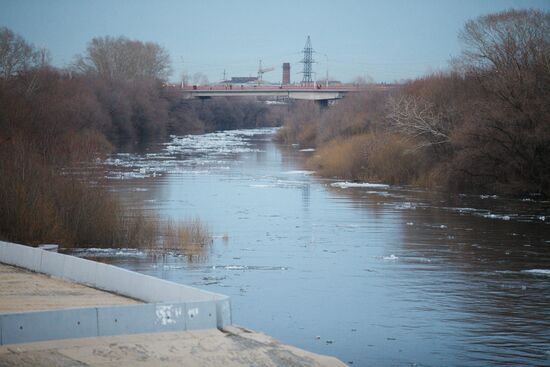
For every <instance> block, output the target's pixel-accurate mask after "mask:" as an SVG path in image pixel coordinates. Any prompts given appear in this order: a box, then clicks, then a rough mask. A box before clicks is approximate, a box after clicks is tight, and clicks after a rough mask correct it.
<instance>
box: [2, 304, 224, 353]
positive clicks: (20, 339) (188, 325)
mask: <svg viewBox="0 0 550 367" xmlns="http://www.w3.org/2000/svg"><path fill="white" fill-rule="evenodd" d="M0 324H1V325H2V327H1V328H0V335H1V336H0V338H1V339H0V340H1V341H2V342H1V343H0V345H5V344H17V343H28V342H38V341H47V340H59V339H74V338H84V337H95V336H113V335H128V334H142V333H157V332H166V331H186V330H202V329H215V328H216V327H217V315H216V305H215V304H214V303H212V302H182V303H145V304H138V305H122V306H105V307H89V308H72V309H64V310H47V311H37V312H21V313H7V314H0Z"/></svg>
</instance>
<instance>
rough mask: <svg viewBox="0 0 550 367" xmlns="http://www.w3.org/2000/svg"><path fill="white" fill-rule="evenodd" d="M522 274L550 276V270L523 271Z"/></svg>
mask: <svg viewBox="0 0 550 367" xmlns="http://www.w3.org/2000/svg"><path fill="white" fill-rule="evenodd" d="M521 272H522V273H525V274H531V275H540V276H547V277H549V276H550V269H529V270H522V271H521Z"/></svg>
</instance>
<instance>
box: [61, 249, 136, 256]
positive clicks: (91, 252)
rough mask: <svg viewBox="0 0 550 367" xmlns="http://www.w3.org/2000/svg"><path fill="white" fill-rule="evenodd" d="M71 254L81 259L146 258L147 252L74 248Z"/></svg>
mask: <svg viewBox="0 0 550 367" xmlns="http://www.w3.org/2000/svg"><path fill="white" fill-rule="evenodd" d="M69 251H70V253H71V254H73V255H76V256H79V257H119V256H120V257H144V256H146V255H147V254H146V253H145V251H143V250H141V249H136V248H95V247H91V248H73V249H70V250H69Z"/></svg>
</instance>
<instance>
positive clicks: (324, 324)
mask: <svg viewBox="0 0 550 367" xmlns="http://www.w3.org/2000/svg"><path fill="white" fill-rule="evenodd" d="M273 133H274V130H273V129H263V130H241V131H229V132H221V133H214V134H207V135H200V136H186V137H173V139H172V141H171V142H169V143H167V144H162V145H156V146H152V147H150V150H149V152H145V153H143V154H117V155H114V156H113V157H112V158H110V159H109V160H107V161H106V162H101V163H99V165H100V167H103V169H104V170H105V175H106V176H107V177H109V180H108V181H107V182H108V185H109V187H110V188H111V189H112V190H114V191H116V192H117V194H118V195H119V196H120V197H121V198H122V199H123V200H124V202H125V203H126V205H128V206H129V207H133V206H137V207H143V206H144V207H145V208H146V209H147V210H151V212H155V213H160V215H162V216H165V217H167V218H174V219H186V218H187V219H189V218H195V217H200V219H201V220H202V221H204V222H206V223H207V224H208V225H209V226H210V228H211V230H212V233H213V234H214V241H213V244H212V246H211V247H209V248H206V249H205V250H204V251H203V252H201V253H194V254H186V253H168V254H159V253H158V252H154V251H146V250H139V249H75V250H72V251H71V252H72V253H75V254H77V255H78V256H82V257H87V258H92V259H95V260H99V261H104V262H108V263H111V264H114V265H117V266H121V267H124V268H127V269H131V270H135V271H138V272H141V273H145V274H149V275H153V276H157V277H160V278H163V279H168V280H171V281H175V282H180V283H183V284H188V285H192V286H196V287H199V288H202V289H205V290H209V291H213V292H219V293H223V294H226V295H229V296H231V299H232V310H233V322H234V323H236V324H239V325H243V326H246V327H249V328H252V329H255V330H257V331H262V332H265V333H267V334H269V335H271V336H273V337H275V338H277V339H279V340H281V341H283V342H285V343H289V344H293V345H296V346H298V347H301V348H304V349H307V350H310V351H314V352H317V353H322V354H328V355H333V356H336V357H338V358H339V359H341V360H342V361H343V362H345V363H348V364H350V365H355V366H491V365H518V366H519V365H521V366H530V365H532V366H535V365H550V204H549V203H548V202H544V201H541V200H540V198H538V197H536V196H533V197H525V198H522V199H506V198H501V197H497V196H471V195H456V194H453V195H448V194H441V193H433V192H428V191H423V190H418V189H412V188H403V187H389V186H385V185H369V184H351V183H345V182H338V181H335V180H326V179H320V178H318V177H315V176H314V175H313V174H312V173H311V172H307V171H303V165H302V163H303V160H304V158H305V157H307V156H310V155H311V154H315V152H312V151H308V150H300V149H299V148H297V147H290V148H283V147H278V146H277V145H275V144H274V143H272V142H271V137H272V134H273Z"/></svg>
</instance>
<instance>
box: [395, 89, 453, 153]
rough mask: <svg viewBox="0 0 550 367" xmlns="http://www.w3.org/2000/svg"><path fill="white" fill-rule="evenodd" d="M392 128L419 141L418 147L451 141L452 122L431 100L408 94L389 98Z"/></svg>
mask: <svg viewBox="0 0 550 367" xmlns="http://www.w3.org/2000/svg"><path fill="white" fill-rule="evenodd" d="M388 110H389V113H388V119H389V121H390V124H391V129H392V130H394V131H396V132H399V133H402V134H405V135H407V136H409V137H411V138H413V139H414V140H415V141H417V142H418V143H417V149H419V148H423V147H427V146H437V145H441V144H447V143H449V141H450V140H449V135H450V132H451V127H452V126H451V123H450V120H449V118H448V116H446V115H445V114H444V113H443V112H441V111H438V110H437V108H436V106H435V104H434V103H432V102H430V101H429V100H426V99H423V98H420V97H417V96H414V95H408V94H401V95H399V96H396V97H390V98H388Z"/></svg>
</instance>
